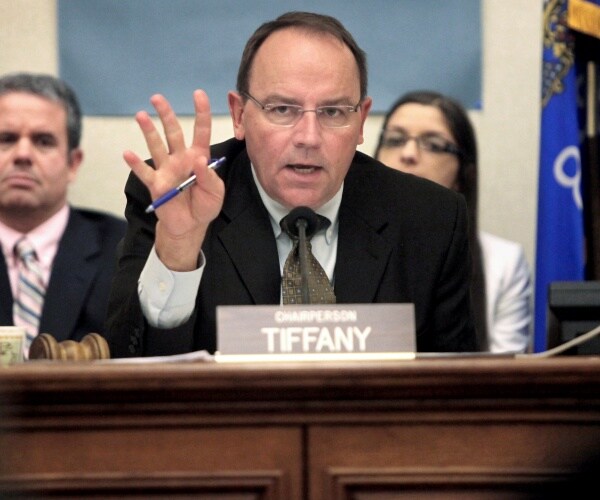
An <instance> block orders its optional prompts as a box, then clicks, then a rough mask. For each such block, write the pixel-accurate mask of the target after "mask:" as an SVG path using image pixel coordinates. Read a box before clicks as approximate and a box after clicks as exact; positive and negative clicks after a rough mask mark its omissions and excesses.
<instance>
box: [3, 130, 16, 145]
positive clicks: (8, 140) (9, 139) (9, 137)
mask: <svg viewBox="0 0 600 500" xmlns="http://www.w3.org/2000/svg"><path fill="white" fill-rule="evenodd" d="M16 140H17V136H16V135H15V134H10V133H8V132H4V133H0V144H13V143H14V142H16Z"/></svg>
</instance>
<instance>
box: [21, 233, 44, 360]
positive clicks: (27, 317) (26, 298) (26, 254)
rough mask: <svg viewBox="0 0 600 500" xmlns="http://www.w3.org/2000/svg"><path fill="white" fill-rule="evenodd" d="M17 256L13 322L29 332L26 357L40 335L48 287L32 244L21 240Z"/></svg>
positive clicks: (23, 239)
mask: <svg viewBox="0 0 600 500" xmlns="http://www.w3.org/2000/svg"><path fill="white" fill-rule="evenodd" d="M14 251H15V254H16V255H17V257H18V258H19V282H18V285H17V296H16V297H15V298H14V301H13V320H14V323H15V326H23V327H25V330H26V332H27V339H26V342H25V356H27V354H28V352H29V346H30V345H31V342H32V341H33V339H34V338H35V336H36V335H37V334H38V327H39V324H40V317H41V315H42V307H43V305H44V295H45V293H46V286H45V284H44V279H43V275H42V270H41V268H40V263H39V261H38V259H37V256H36V253H35V250H34V249H33V247H32V246H31V243H29V241H27V240H26V239H25V238H21V239H20V240H19V241H17V243H16V245H15V250H14Z"/></svg>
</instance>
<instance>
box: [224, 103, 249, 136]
mask: <svg viewBox="0 0 600 500" xmlns="http://www.w3.org/2000/svg"><path fill="white" fill-rule="evenodd" d="M227 102H228V103H229V114H230V115H231V121H232V122H233V133H234V135H235V138H236V139H238V140H240V141H241V140H243V139H244V137H245V136H246V131H245V129H244V122H243V120H242V117H243V115H244V100H243V98H242V96H241V95H240V94H238V93H237V92H228V93H227Z"/></svg>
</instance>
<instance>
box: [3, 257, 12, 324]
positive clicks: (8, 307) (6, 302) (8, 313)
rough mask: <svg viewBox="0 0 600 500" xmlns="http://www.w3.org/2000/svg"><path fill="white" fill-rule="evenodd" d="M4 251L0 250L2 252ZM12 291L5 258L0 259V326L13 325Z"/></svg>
mask: <svg viewBox="0 0 600 500" xmlns="http://www.w3.org/2000/svg"><path fill="white" fill-rule="evenodd" d="M1 251H2V249H1V248H0V252H1ZM12 305H13V299H12V290H11V288H10V280H9V279H8V269H7V267H6V262H5V261H4V258H2V257H0V325H12V324H13V316H12Z"/></svg>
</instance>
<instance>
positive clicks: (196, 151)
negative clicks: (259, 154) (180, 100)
mask: <svg viewBox="0 0 600 500" xmlns="http://www.w3.org/2000/svg"><path fill="white" fill-rule="evenodd" d="M150 102H151V103H152V105H153V106H154V108H155V109H156V112H157V114H158V118H159V119H160V122H161V124H162V128H163V131H164V139H163V137H162V134H161V133H160V132H159V130H158V129H157V127H156V126H155V124H154V122H153V120H152V118H151V117H150V115H149V113H148V112H146V111H140V112H139V113H137V114H136V121H137V123H138V125H139V127H140V130H141V131H142V133H143V135H144V139H145V141H146V144H147V146H148V151H149V152H150V156H151V158H152V162H153V164H154V165H153V166H154V168H151V167H150V166H148V164H147V163H146V162H145V161H144V160H142V159H141V158H140V156H138V155H137V154H136V153H134V152H133V151H125V152H124V153H123V158H124V160H125V162H126V163H127V164H128V165H129V167H130V168H131V170H132V172H133V173H134V174H135V175H136V177H138V179H139V180H140V181H141V182H142V183H143V184H144V185H145V186H146V188H147V189H148V191H149V192H150V194H151V196H152V199H153V200H154V203H153V204H152V207H153V209H156V208H157V207H158V203H157V202H158V200H159V199H160V198H161V197H162V196H165V193H167V192H172V193H173V195H171V194H168V195H167V196H166V197H168V198H169V200H171V201H169V202H168V203H164V202H161V203H162V204H161V205H160V208H159V209H158V211H157V212H156V213H157V218H158V222H157V223H156V224H155V225H154V226H153V229H154V230H153V237H154V246H155V248H156V253H157V254H158V256H159V258H160V260H161V261H162V262H163V263H164V264H165V265H166V266H167V267H168V268H169V269H172V270H175V271H189V270H193V269H196V267H197V265H198V256H199V254H200V249H201V246H202V242H203V241H204V236H205V235H206V231H207V229H208V227H209V225H210V223H211V222H212V221H213V220H214V219H215V218H216V217H217V216H218V215H219V212H220V211H221V207H222V206H223V200H224V197H225V185H224V184H223V180H222V179H221V178H220V177H219V176H218V175H217V173H216V172H214V169H213V168H208V167H207V163H208V161H207V159H208V158H210V132H211V113H210V103H209V100H208V96H207V95H206V93H205V92H204V91H202V90H196V91H195V92H194V110H195V120H194V128H193V134H192V140H191V144H190V145H189V146H188V145H186V143H185V142H186V141H185V134H184V133H183V129H182V127H181V124H180V122H179V119H178V117H177V115H176V114H175V112H174V111H173V108H172V107H171V105H170V104H169V102H168V100H167V99H166V98H165V97H164V96H162V95H160V94H155V95H153V96H152V97H151V99H150ZM219 164H222V163H221V162H219ZM190 174H193V175H194V176H195V179H194V180H191V179H188V181H187V182H186V183H185V187H184V188H181V189H177V188H179V187H180V186H177V188H174V189H175V191H174V190H173V186H174V185H176V184H177V182H179V180H180V179H186V178H187V177H188V176H190ZM175 192H176V193H177V194H175ZM179 193H185V194H180V195H178V194H179ZM146 208H147V206H146V205H144V206H143V207H141V210H145V209H146ZM153 209H152V208H150V209H149V210H150V211H151V212H152V211H153Z"/></svg>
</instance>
